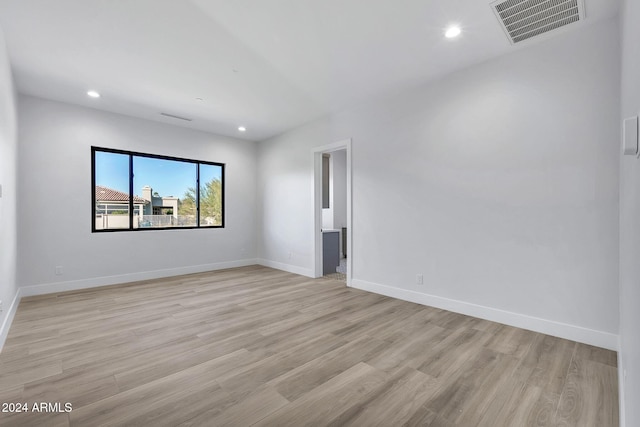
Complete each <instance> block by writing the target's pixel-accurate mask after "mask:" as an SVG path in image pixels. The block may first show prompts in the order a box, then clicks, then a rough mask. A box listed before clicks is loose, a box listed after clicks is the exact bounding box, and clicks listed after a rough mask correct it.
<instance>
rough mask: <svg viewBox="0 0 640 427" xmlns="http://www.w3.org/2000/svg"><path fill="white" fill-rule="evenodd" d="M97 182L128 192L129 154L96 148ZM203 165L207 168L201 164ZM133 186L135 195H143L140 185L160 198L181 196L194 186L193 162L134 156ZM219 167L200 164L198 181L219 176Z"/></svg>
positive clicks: (194, 169) (194, 171)
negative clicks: (147, 187) (149, 189)
mask: <svg viewBox="0 0 640 427" xmlns="http://www.w3.org/2000/svg"><path fill="white" fill-rule="evenodd" d="M95 156H96V157H95V159H96V160H95V161H96V168H95V179H96V185H102V186H104V187H108V188H111V189H114V190H118V191H122V192H124V193H128V192H129V156H128V155H127V154H119V153H109V152H101V151H96V153H95ZM204 166H206V167H204ZM133 170H134V174H135V175H134V181H133V184H134V188H133V192H134V195H136V196H141V195H142V187H144V186H145V185H148V186H150V187H151V188H152V189H153V192H154V193H158V194H159V195H160V196H161V197H169V196H174V197H177V198H180V199H181V198H182V197H183V196H184V194H185V192H186V191H187V189H188V188H195V187H196V164H194V163H187V162H180V161H175V160H166V159H156V158H152V157H142V156H134V157H133ZM221 177H222V168H221V167H219V166H210V165H202V166H201V167H200V182H201V183H206V182H210V181H211V180H213V179H216V178H217V179H221Z"/></svg>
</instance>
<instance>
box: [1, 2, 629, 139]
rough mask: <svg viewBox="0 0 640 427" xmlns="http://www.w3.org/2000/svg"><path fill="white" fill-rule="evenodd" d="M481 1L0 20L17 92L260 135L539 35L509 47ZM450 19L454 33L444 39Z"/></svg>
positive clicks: (255, 5) (96, 6) (591, 15)
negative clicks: (91, 93) (90, 93)
mask: <svg viewBox="0 0 640 427" xmlns="http://www.w3.org/2000/svg"><path fill="white" fill-rule="evenodd" d="M489 4H490V1H489V0H126V1H125V0H56V1H51V0H0V26H1V27H2V29H3V30H4V33H5V39H6V42H7V46H8V50H9V54H10V58H11V62H12V66H13V71H14V77H15V80H16V84H17V86H18V90H19V91H20V92H22V93H25V94H30V95H36V96H40V97H44V98H49V99H55V100H60V101H64V102H70V103H74V104H80V105H85V106H90V107H94V108H99V109H104V110H108V111H114V112H118V113H123V114H128V115H132V116H135V117H141V118H147V119H151V120H157V121H162V122H168V123H173V124H176V125H180V126H188V127H192V128H196V129H201V130H206V131H210V132H214V133H217V134H222V135H229V136H234V137H239V138H243V139H249V140H263V139H265V138H268V137H270V136H273V135H277V134H279V133H282V132H284V131H286V130H288V129H291V128H294V127H296V126H299V125H301V124H304V123H306V122H308V121H310V120H313V119H315V118H318V117H321V116H324V115H326V114H329V113H331V112H335V111H338V110H341V109H344V108H347V107H349V106H352V105H354V104H357V103H359V102H363V101H365V100H367V99H371V98H372V97H376V96H380V95H386V94H389V93H393V92H397V91H401V90H406V89H408V88H410V87H414V86H416V85H419V84H421V83H423V82H426V81H428V80H432V79H434V78H437V77H439V76H442V75H443V74H446V73H450V72H452V71H455V70H458V69H461V68H464V67H467V66H469V65H471V64H474V63H478V62H481V61H485V60H487V59H489V58H492V57H496V56H498V55H502V54H506V53H509V52H512V51H514V50H516V49H522V48H526V47H527V46H530V45H531V44H534V43H537V42H538V41H534V40H532V41H531V42H524V43H522V46H520V45H519V46H512V45H511V44H510V43H509V41H508V40H507V38H506V36H505V34H504V33H503V31H502V29H501V27H500V26H499V24H498V21H497V19H496V18H495V16H494V15H493V12H492V9H491V7H490V6H489ZM585 5H586V14H587V20H586V21H585V22H584V23H578V24H573V25H570V26H569V27H570V28H568V31H571V30H572V29H575V28H578V27H580V26H581V25H588V24H589V23H592V22H596V21H598V20H601V19H605V18H608V17H613V16H615V14H616V13H617V9H618V1H617V0H585ZM450 23H459V24H460V25H461V26H462V28H463V34H462V36H461V37H460V38H458V39H456V40H447V39H445V38H444V37H443V32H444V28H445V27H446V26H447V25H448V24H450ZM89 89H95V90H97V91H99V92H100V93H101V94H102V97H101V98H100V99H97V100H94V99H90V98H88V97H87V96H86V91H87V90H89ZM197 98H202V100H198V99H197ZM160 112H165V113H169V114H174V115H178V116H183V117H188V118H191V119H193V121H191V122H183V121H179V120H176V119H171V118H166V117H163V116H161V115H160V114H159V113H160ZM239 125H244V126H246V127H247V129H248V130H247V132H246V133H244V134H241V133H239V132H238V131H237V127H238V126H239Z"/></svg>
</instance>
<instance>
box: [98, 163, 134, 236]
mask: <svg viewBox="0 0 640 427" xmlns="http://www.w3.org/2000/svg"><path fill="white" fill-rule="evenodd" d="M95 184H96V187H95V189H94V191H95V202H96V207H95V213H96V215H95V218H94V220H95V229H96V230H108V229H122V228H129V155H128V154H119V153H107V152H103V151H96V152H95Z"/></svg>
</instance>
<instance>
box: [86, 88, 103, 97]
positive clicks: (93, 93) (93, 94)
mask: <svg viewBox="0 0 640 427" xmlns="http://www.w3.org/2000/svg"><path fill="white" fill-rule="evenodd" d="M87 95H89V96H90V97H92V98H100V94H99V93H98V92H96V91H95V90H90V91H89V92H87Z"/></svg>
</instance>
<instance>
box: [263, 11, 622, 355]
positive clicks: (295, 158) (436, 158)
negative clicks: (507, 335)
mask: <svg viewBox="0 0 640 427" xmlns="http://www.w3.org/2000/svg"><path fill="white" fill-rule="evenodd" d="M618 41H619V39H618V27H617V23H616V22H615V21H614V20H610V21H607V22H604V23H600V24H594V25H592V26H589V27H585V28H583V29H581V30H579V31H576V32H572V33H568V34H564V35H561V36H558V37H556V38H553V39H551V40H549V41H546V42H542V43H539V44H535V45H533V46H531V47H530V48H529V49H526V50H521V51H518V52H515V53H513V54H510V55H507V56H504V57H501V58H498V59H495V60H492V61H489V62H486V63H483V64H480V65H477V66H474V67H472V68H469V69H466V70H464V71H462V72H459V73H456V74H453V75H450V76H447V77H446V78H444V79H442V80H440V81H437V82H433V83H431V84H429V85H426V86H424V87H420V88H415V89H413V90H411V91H409V92H406V93H404V94H400V95H397V96H394V97H391V98H387V99H379V100H375V101H372V102H370V103H369V104H367V105H362V106H360V107H359V108H356V109H353V110H352V111H347V112H344V113H341V114H339V115H335V116H332V117H329V118H325V119H323V120H320V121H316V122H313V123H311V124H308V125H306V126H303V127H301V128H298V129H295V130H293V131H291V132H288V133H286V134H284V135H281V136H279V137H276V138H273V139H272V140H269V141H266V142H263V143H261V144H260V145H259V182H260V187H261V188H260V191H259V194H260V195H262V200H261V202H260V207H259V212H260V214H261V215H262V222H261V229H262V238H261V240H260V244H259V249H258V251H259V257H261V258H264V259H266V260H268V261H269V262H270V263H272V264H273V265H276V264H277V265H280V266H282V267H283V268H287V269H289V270H291V271H299V272H307V273H309V274H310V273H311V272H312V267H313V259H312V253H311V252H312V248H313V243H312V242H313V224H312V212H313V207H312V206H313V203H312V201H313V199H312V180H313V161H312V155H311V149H312V147H317V146H322V145H326V144H330V143H333V142H336V141H339V140H343V139H346V138H353V160H352V171H353V254H350V256H351V255H352V256H353V258H352V259H353V275H354V276H353V277H354V285H355V286H358V287H362V288H366V289H370V290H375V291H377V292H382V293H387V294H391V295H395V296H399V297H404V298H407V299H413V300H418V301H421V302H427V303H431V304H433V305H438V304H439V305H440V306H446V307H448V308H452V309H457V310H458V311H462V312H468V313H473V314H475V315H478V316H484V317H487V318H493V319H496V320H501V321H505V322H507V323H509V322H510V323H512V324H516V325H517V326H521V327H529V328H531V329H536V330H542V331H543V332H547V333H554V334H556V335H560V336H565V337H569V338H572V339H576V340H579V341H584V342H592V343H595V344H598V345H602V346H606V347H615V346H616V345H617V333H618V288H617V282H618V237H617V236H618V233H617V230H618V171H619V167H618V140H619V123H618V117H619V101H618V100H619V56H618V54H619V53H618ZM289 252H292V253H293V254H294V256H293V257H292V258H291V259H287V258H286V254H287V253H289ZM418 273H420V274H424V281H425V285H423V286H417V285H416V284H415V281H416V274H418Z"/></svg>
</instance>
